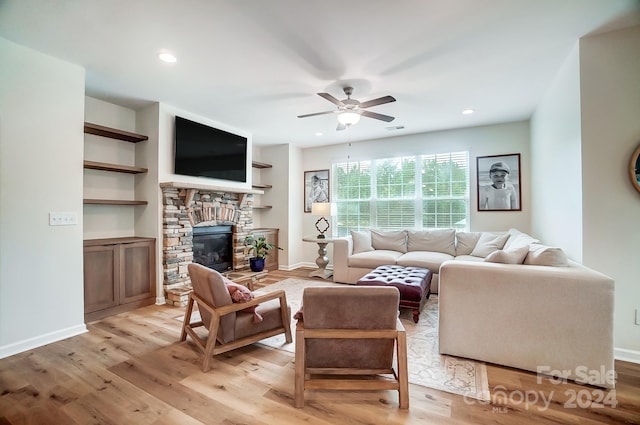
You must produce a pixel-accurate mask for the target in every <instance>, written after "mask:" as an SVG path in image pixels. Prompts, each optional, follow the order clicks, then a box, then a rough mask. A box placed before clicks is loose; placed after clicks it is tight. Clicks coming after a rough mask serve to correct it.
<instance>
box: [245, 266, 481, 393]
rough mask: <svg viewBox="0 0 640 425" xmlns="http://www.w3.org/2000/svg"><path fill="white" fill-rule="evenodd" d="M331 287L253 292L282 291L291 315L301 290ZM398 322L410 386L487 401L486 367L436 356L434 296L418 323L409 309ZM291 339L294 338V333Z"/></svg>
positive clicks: (303, 284) (282, 345) (307, 283)
mask: <svg viewBox="0 0 640 425" xmlns="http://www.w3.org/2000/svg"><path fill="white" fill-rule="evenodd" d="M334 285H341V284H337V283H332V282H323V281H318V280H306V279H294V278H289V279H285V280H282V281H280V282H277V283H274V284H272V285H268V286H265V287H263V288H260V289H258V290H257V291H256V293H259V292H263V293H265V292H271V291H276V290H279V289H282V290H284V291H285V293H286V294H287V302H288V303H289V305H290V306H291V313H292V314H295V312H296V311H298V309H299V308H300V303H301V301H302V292H303V291H304V288H308V287H311V286H334ZM400 320H401V321H402V324H403V325H404V327H405V329H406V331H407V352H408V355H407V357H408V363H409V382H410V383H412V384H416V385H422V386H425V387H429V388H434V389H437V390H441V391H446V392H448V393H452V394H459V395H462V396H465V397H470V398H475V399H478V400H489V384H488V380H487V368H486V366H485V364H484V363H482V362H477V361H473V360H469V359H461V358H457V357H453V356H443V355H440V353H438V297H437V296H435V295H432V296H431V297H430V298H429V300H428V301H427V304H426V305H425V307H424V309H423V310H422V313H421V314H420V320H419V321H418V323H414V322H413V320H412V318H411V310H409V309H404V308H403V309H401V310H400ZM291 323H292V324H294V326H295V320H293V319H292V322H291ZM294 329H295V327H294ZM293 336H294V338H295V331H294V332H293ZM260 344H264V345H267V346H269V347H273V348H277V349H281V350H286V351H289V352H292V353H293V352H295V340H294V342H293V343H290V344H287V343H286V341H285V338H284V335H283V334H281V335H276V336H274V337H271V338H268V339H265V340H263V341H261V342H260Z"/></svg>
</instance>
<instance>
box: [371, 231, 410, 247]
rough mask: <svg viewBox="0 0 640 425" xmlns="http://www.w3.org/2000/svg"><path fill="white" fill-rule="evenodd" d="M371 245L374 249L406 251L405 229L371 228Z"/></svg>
mask: <svg viewBox="0 0 640 425" xmlns="http://www.w3.org/2000/svg"><path fill="white" fill-rule="evenodd" d="M371 245H372V246H373V248H374V249H386V250H389V251H398V252H407V232H406V231H405V230H371Z"/></svg>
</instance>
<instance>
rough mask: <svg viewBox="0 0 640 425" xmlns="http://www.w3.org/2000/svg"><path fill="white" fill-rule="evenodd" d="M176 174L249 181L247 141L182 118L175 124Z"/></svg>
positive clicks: (177, 119)
mask: <svg viewBox="0 0 640 425" xmlns="http://www.w3.org/2000/svg"><path fill="white" fill-rule="evenodd" d="M174 159H175V161H174V173H176V174H180V175H183V176H195V177H209V178H214V179H221V180H231V181H238V182H246V181H247V138H246V137H242V136H239V135H237V134H233V133H229V132H227V131H223V130H220V129H217V128H213V127H210V126H208V125H204V124H200V123H197V122H195V121H191V120H188V119H186V118H182V117H176V122H175V155H174Z"/></svg>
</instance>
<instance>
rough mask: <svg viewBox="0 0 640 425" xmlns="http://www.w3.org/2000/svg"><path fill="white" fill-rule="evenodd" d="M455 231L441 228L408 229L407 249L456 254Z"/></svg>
mask: <svg viewBox="0 0 640 425" xmlns="http://www.w3.org/2000/svg"><path fill="white" fill-rule="evenodd" d="M455 235H456V231H455V230H453V229H442V230H409V231H408V232H407V249H408V250H409V251H431V252H442V253H444V254H449V255H456V245H455V240H456V236H455Z"/></svg>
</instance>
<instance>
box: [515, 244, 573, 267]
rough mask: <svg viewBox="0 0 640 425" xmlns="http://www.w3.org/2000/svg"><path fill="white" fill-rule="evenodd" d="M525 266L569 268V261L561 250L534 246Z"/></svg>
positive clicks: (525, 260)
mask: <svg viewBox="0 0 640 425" xmlns="http://www.w3.org/2000/svg"><path fill="white" fill-rule="evenodd" d="M524 264H529V265H532V266H554V267H569V260H568V259H567V256H566V255H565V253H564V251H563V250H562V249H561V248H555V247H551V246H546V245H541V244H532V245H531V246H530V247H529V253H528V254H527V258H525V259H524Z"/></svg>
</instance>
